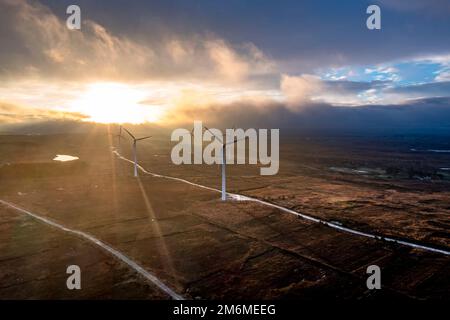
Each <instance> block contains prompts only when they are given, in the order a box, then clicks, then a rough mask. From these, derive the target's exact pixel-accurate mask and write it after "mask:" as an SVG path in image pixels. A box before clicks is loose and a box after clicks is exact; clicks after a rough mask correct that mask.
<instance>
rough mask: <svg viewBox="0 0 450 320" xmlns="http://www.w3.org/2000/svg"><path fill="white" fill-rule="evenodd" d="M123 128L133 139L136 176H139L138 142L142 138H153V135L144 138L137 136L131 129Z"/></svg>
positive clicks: (143, 138)
mask: <svg viewBox="0 0 450 320" xmlns="http://www.w3.org/2000/svg"><path fill="white" fill-rule="evenodd" d="M121 128H122V127H121ZM123 130H125V131H126V132H127V133H128V134H129V135H130V137H131V138H132V139H133V156H134V176H135V177H137V176H138V170H137V150H136V144H137V142H138V141H141V140H145V139H148V138H151V136H146V137H142V138H136V137H135V136H134V135H133V134H132V133H131V132H130V131H128V130H127V129H126V128H123Z"/></svg>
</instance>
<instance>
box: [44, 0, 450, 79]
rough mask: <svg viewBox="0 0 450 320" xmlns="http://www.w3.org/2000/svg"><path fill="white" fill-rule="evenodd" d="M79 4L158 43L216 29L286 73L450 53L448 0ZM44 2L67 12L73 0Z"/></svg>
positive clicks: (115, 0) (116, 0) (120, 29)
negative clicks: (373, 14) (378, 16)
mask: <svg viewBox="0 0 450 320" xmlns="http://www.w3.org/2000/svg"><path fill="white" fill-rule="evenodd" d="M77 2H78V3H79V4H80V6H81V7H82V8H83V9H84V10H83V13H84V14H85V16H86V17H87V18H91V19H93V20H95V21H98V22H99V23H100V24H102V25H105V26H107V27H108V29H110V30H112V31H113V32H114V33H117V34H126V35H127V36H131V37H139V38H143V39H147V40H154V39H158V38H161V37H167V36H168V35H172V34H183V35H185V36H186V35H192V34H204V33H214V34H216V35H219V36H220V37H223V38H225V39H227V40H228V41H231V42H235V43H245V42H252V43H254V44H255V45H256V46H258V48H260V49H261V50H262V51H263V52H265V53H266V54H267V55H269V56H270V57H273V58H274V59H275V60H277V61H279V62H280V66H281V67H282V71H284V72H293V71H294V72H311V71H312V70H314V69H315V68H318V67H326V66H338V65H345V64H366V63H372V64H374V63H379V62H384V61H388V60H394V59H401V58H403V57H411V56H417V55H423V54H440V53H445V52H449V51H450V41H448V39H450V19H448V12H449V2H448V1H446V0H432V1H425V0H423V1H419V0H415V1H405V0H402V1H384V0H383V1H381V0H379V1H365V0H363V1H324V0H314V1H312V0H310V1H297V0H287V1H282V2H280V1H243V0H229V1H210V0H195V1H187V0H169V1H124V0H112V1H108V2H107V3H106V2H100V1H86V0H80V1H77ZM43 3H45V4H48V5H50V7H51V8H53V10H54V12H57V13H59V14H61V13H63V12H64V10H65V7H66V6H67V5H68V4H71V3H72V1H69V0H64V1H60V0H58V1H56V0H45V1H43ZM373 3H375V4H378V5H380V7H381V11H382V30H380V31H369V30H368V29H367V28H366V25H365V22H366V18H367V14H366V8H367V6H368V5H370V4H373ZM427 13H438V14H427Z"/></svg>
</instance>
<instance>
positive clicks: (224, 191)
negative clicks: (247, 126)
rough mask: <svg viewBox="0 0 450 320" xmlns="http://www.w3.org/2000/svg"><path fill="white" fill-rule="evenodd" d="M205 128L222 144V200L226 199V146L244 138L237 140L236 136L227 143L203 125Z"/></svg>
mask: <svg viewBox="0 0 450 320" xmlns="http://www.w3.org/2000/svg"><path fill="white" fill-rule="evenodd" d="M204 127H205V129H206V130H207V131H209V133H211V134H212V135H213V136H214V137H216V139H217V140H219V141H220V143H221V144H222V201H226V200H227V175H226V170H225V167H226V165H227V157H226V146H227V145H229V144H235V143H236V142H238V141H240V140H244V139H245V138H244V139H240V140H237V139H236V138H234V141H231V142H228V143H224V142H223V140H222V139H221V138H220V137H218V136H216V135H215V134H214V133H213V132H212V131H211V130H209V129H208V127H206V126H204Z"/></svg>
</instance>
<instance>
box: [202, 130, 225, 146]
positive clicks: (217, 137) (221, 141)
mask: <svg viewBox="0 0 450 320" xmlns="http://www.w3.org/2000/svg"><path fill="white" fill-rule="evenodd" d="M204 127H205V129H206V130H207V131H209V133H211V134H212V135H213V136H214V137H216V139H217V140H219V141H220V143H221V144H223V140H222V139H221V138H219V136H216V135H215V134H214V133H213V132H212V131H211V130H209V129H208V127H207V126H204Z"/></svg>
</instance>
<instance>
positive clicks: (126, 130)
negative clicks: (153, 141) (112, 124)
mask: <svg viewBox="0 0 450 320" xmlns="http://www.w3.org/2000/svg"><path fill="white" fill-rule="evenodd" d="M123 130H125V131H126V132H127V133H128V134H129V135H130V136H131V137H132V138H133V140H136V138H135V137H134V136H133V134H132V133H131V132H130V131H128V130H127V129H126V128H123Z"/></svg>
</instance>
